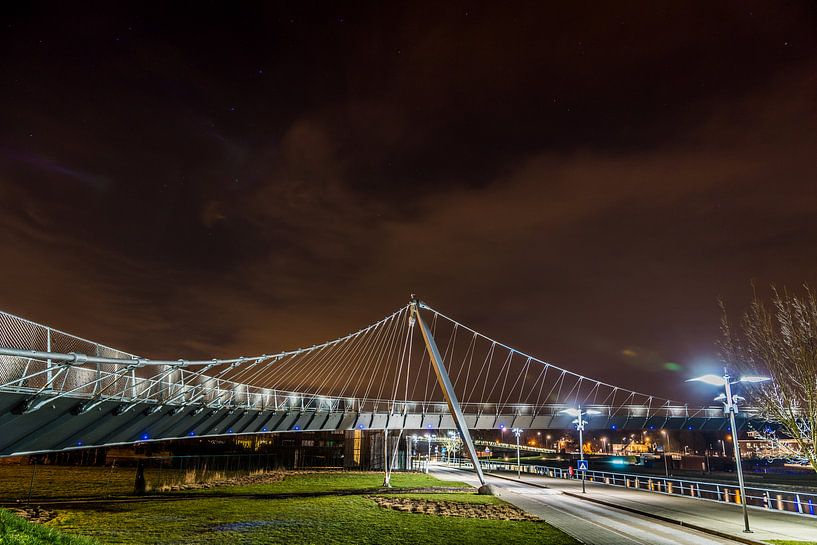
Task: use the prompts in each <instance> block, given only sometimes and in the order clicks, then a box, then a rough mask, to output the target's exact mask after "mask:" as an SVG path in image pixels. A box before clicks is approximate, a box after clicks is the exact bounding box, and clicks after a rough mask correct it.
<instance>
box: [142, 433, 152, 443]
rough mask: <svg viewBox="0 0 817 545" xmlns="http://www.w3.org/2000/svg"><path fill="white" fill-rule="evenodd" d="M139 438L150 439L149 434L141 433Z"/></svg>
mask: <svg viewBox="0 0 817 545" xmlns="http://www.w3.org/2000/svg"><path fill="white" fill-rule="evenodd" d="M141 439H142V441H147V440H148V439H150V435H148V434H146V433H143V434H142V437H141Z"/></svg>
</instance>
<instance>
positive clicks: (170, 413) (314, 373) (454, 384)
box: [0, 298, 728, 456]
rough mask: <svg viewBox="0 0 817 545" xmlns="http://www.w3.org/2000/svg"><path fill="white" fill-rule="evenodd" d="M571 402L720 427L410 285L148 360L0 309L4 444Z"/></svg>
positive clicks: (535, 415) (556, 424) (464, 426)
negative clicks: (223, 352) (288, 324)
mask: <svg viewBox="0 0 817 545" xmlns="http://www.w3.org/2000/svg"><path fill="white" fill-rule="evenodd" d="M415 323H416V324H419V326H420V327H415ZM418 330H420V331H419V332H418ZM415 337H418V339H415ZM415 341H416V342H415ZM421 341H422V342H421ZM576 406H582V407H587V408H593V409H595V410H597V411H599V415H598V416H595V417H594V418H592V419H591V422H590V424H588V426H587V429H593V428H596V429H609V430H624V429H651V428H652V429H659V428H674V429H696V430H697V429H711V430H719V429H725V428H726V427H727V426H728V423H727V422H726V419H725V418H724V416H723V411H722V408H721V407H699V408H690V407H689V406H688V405H686V404H683V403H679V402H675V401H670V400H667V399H661V398H658V397H655V396H651V395H648V394H643V393H639V392H636V391H633V390H629V389H626V388H622V387H618V386H613V385H611V384H607V383H604V382H601V381H598V380H595V379H592V378H589V377H585V376H582V375H579V374H576V373H573V372H571V371H569V370H567V369H563V368H561V367H558V366H555V365H553V364H551V363H548V362H546V361H544V360H541V359H538V358H535V357H533V356H530V355H528V354H525V353H523V352H521V351H519V350H516V349H514V348H512V347H510V346H508V345H506V344H503V343H501V342H499V341H496V340H494V339H491V338H490V337H487V336H486V335H483V334H481V333H479V332H477V331H475V330H473V329H471V328H469V327H467V326H465V325H463V324H460V323H459V322H457V321H455V320H453V319H451V318H449V317H448V316H445V315H444V314H442V313H440V312H438V311H437V310H435V309H433V308H431V307H430V306H428V305H426V304H425V303H423V302H421V301H419V300H417V299H416V298H412V300H411V301H410V302H409V303H408V304H407V305H405V306H403V307H401V308H399V309H397V310H396V311H395V312H393V313H391V314H389V315H388V316H386V317H385V318H383V319H382V320H379V321H377V322H375V323H373V324H371V325H369V326H367V327H365V328H363V329H360V330H358V331H355V332H353V333H350V334H348V335H346V336H343V337H340V338H338V339H334V340H331V341H327V342H323V343H320V344H316V345H313V346H310V347H306V348H299V349H296V350H288V351H283V352H276V353H270V354H261V355H258V356H252V357H244V356H242V357H236V358H214V359H207V360H192V359H177V360H156V359H149V358H145V357H142V356H138V355H135V354H131V353H128V352H125V351H122V350H118V349H114V348H111V347H108V346H105V345H102V344H99V343H96V342H93V341H89V340H87V339H83V338H80V337H77V336H74V335H71V334H68V333H65V332H62V331H59V330H56V329H53V328H50V327H48V326H44V325H40V324H37V323H35V322H31V321H29V320H25V319H23V318H20V317H17V316H14V315H12V314H8V313H5V312H1V311H0V456H10V455H15V454H21V453H37V452H49V451H58V450H65V449H72V448H85V447H92V446H105V445H114V444H127V443H134V442H140V441H153V440H162V439H177V438H184V437H199V436H219V435H229V434H249V433H267V432H289V431H305V430H350V429H379V430H417V429H423V430H438V429H456V430H458V431H459V432H460V433H461V434H462V435H463V438H468V441H470V433H469V430H478V429H497V428H508V429H510V428H511V427H521V428H536V429H568V428H570V426H571V424H570V420H571V417H569V416H567V415H563V414H561V413H560V411H561V410H563V409H565V408H568V407H576ZM468 441H467V442H468ZM472 449H473V446H472V445H471V447H470V448H468V451H469V452H468V453H469V454H471V452H470V451H471V450H472Z"/></svg>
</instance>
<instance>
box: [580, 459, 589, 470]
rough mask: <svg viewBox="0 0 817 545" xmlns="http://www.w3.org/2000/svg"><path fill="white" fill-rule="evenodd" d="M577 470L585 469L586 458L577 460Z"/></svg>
mask: <svg viewBox="0 0 817 545" xmlns="http://www.w3.org/2000/svg"><path fill="white" fill-rule="evenodd" d="M579 471H587V460H579Z"/></svg>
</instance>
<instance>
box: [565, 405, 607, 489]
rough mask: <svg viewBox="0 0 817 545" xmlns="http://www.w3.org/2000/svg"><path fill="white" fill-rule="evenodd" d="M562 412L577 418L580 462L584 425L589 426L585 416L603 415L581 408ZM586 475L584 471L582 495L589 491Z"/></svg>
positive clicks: (582, 458)
mask: <svg viewBox="0 0 817 545" xmlns="http://www.w3.org/2000/svg"><path fill="white" fill-rule="evenodd" d="M560 412H563V413H565V414H569V415H570V416H575V417H576V420H574V421H573V423H574V424H576V429H577V430H579V460H584V436H583V435H582V434H583V432H584V425H585V424H587V420H585V419H584V415H588V416H589V415H592V414H601V413H600V412H599V411H595V410H593V409H588V410H586V411H582V408H581V407H577V408H575V409H564V410H563V411H560ZM586 473H587V472H586V471H584V470H582V494H586V493H587V489H586V488H585V483H584V479H585V475H586Z"/></svg>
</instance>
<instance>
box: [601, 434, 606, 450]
mask: <svg viewBox="0 0 817 545" xmlns="http://www.w3.org/2000/svg"><path fill="white" fill-rule="evenodd" d="M601 450H602V451H603V452H604V454H607V438H606V437H602V438H601Z"/></svg>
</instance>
